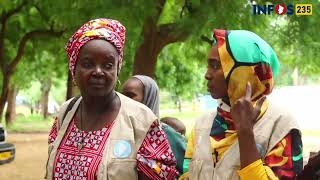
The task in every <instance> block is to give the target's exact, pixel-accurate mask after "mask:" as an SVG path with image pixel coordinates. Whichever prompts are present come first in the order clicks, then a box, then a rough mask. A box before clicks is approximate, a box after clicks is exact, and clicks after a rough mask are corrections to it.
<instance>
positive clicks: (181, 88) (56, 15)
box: [0, 0, 320, 102]
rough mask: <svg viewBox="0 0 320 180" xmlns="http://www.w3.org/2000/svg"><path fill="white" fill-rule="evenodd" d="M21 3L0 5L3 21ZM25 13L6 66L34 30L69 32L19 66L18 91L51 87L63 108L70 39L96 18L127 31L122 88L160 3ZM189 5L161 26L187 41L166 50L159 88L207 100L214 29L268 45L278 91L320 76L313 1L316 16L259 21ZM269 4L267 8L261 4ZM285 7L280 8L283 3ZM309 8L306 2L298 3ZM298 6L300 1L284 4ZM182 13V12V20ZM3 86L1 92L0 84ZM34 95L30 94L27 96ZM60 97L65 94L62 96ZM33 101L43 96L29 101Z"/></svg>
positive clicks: (216, 5)
mask: <svg viewBox="0 0 320 180" xmlns="http://www.w3.org/2000/svg"><path fill="white" fill-rule="evenodd" d="M21 2H22V0H13V1H9V0H2V1H0V7H1V8H0V14H1V13H3V12H8V11H9V10H11V9H13V8H15V7H17V6H18V5H19V4H21ZM27 2H28V4H27V6H25V7H24V8H23V9H22V10H21V11H20V12H19V13H17V14H15V15H14V16H12V17H11V18H10V19H9V21H8V25H7V31H6V37H5V59H4V60H5V62H9V61H10V60H12V59H13V58H14V57H15V55H16V53H17V49H18V45H19V41H20V39H21V38H22V37H23V36H24V35H25V33H26V32H30V31H32V30H36V29H53V30H55V31H60V30H63V31H65V33H64V35H63V36H62V37H60V38H50V37H37V38H35V39H33V40H32V41H29V42H28V43H27V47H26V49H25V54H24V57H23V59H22V61H21V62H20V63H19V65H18V66H17V69H16V72H15V74H14V77H13V81H12V83H14V84H15V85H17V86H18V87H19V89H21V90H24V89H29V88H31V89H33V91H39V89H34V87H37V86H34V87H33V84H32V83H30V82H33V81H38V82H39V81H45V80H48V79H51V80H52V81H53V84H54V85H53V86H54V88H53V89H54V91H55V92H54V93H52V94H53V95H54V96H55V97H58V98H57V99H58V101H59V102H61V100H63V97H64V94H63V95H58V94H59V93H64V92H65V88H64V86H65V84H66V79H67V71H68V66H67V57H66V54H65V52H64V45H65V43H66V42H67V41H68V38H69V37H71V35H72V34H73V33H74V32H75V31H76V30H77V29H78V28H79V27H80V26H81V25H82V24H84V23H85V22H87V21H88V20H90V19H93V18H98V17H106V18H113V19H117V20H119V21H120V22H122V23H123V24H124V25H125V26H126V29H127V37H126V46H125V55H124V64H123V67H122V71H121V74H120V81H121V82H124V81H125V80H126V79H127V78H128V77H129V76H130V75H131V73H132V71H133V69H132V67H133V60H134V56H135V53H136V50H137V47H138V46H139V45H140V43H141V42H142V41H143V36H141V32H142V28H143V25H144V21H145V19H146V18H147V17H154V16H155V14H156V13H157V11H156V7H157V6H156V2H157V1H143V0H135V1H130V0H119V1H111V0H107V1H105V0H97V1H94V2H92V1H89V0H75V1H69V0H56V1H42V0H30V1H27ZM185 2H186V1H185V0H167V1H166V3H165V6H164V9H163V11H162V12H161V15H160V17H159V19H158V21H157V24H158V26H160V25H164V24H168V23H171V24H173V25H174V27H175V28H177V29H178V31H177V32H183V33H184V34H186V36H187V37H188V38H187V39H186V40H185V41H184V42H180V43H174V44H171V45H168V46H166V47H165V48H164V49H163V50H162V52H161V53H160V55H159V56H158V63H157V68H156V79H157V81H158V83H159V86H160V87H161V88H163V89H167V90H168V91H170V93H172V94H174V95H176V96H177V95H179V96H181V97H184V98H187V99H190V98H192V97H193V96H194V95H195V94H199V93H206V82H205V80H204V73H205V71H206V64H207V63H206V59H207V52H208V50H209V49H210V46H208V45H207V44H206V42H204V41H201V40H200V36H201V35H205V36H207V37H209V38H210V37H211V32H212V29H214V28H218V29H248V30H251V31H254V32H256V33H257V34H259V35H260V36H261V37H263V38H264V39H265V40H266V41H267V42H269V43H270V44H271V45H272V46H273V47H274V49H275V51H276V52H277V54H278V56H279V59H280V60H281V63H282V64H283V65H282V69H281V72H280V75H279V76H280V77H281V78H280V79H278V81H280V82H279V83H278V84H279V85H286V84H290V83H292V79H291V73H292V71H293V68H294V67H296V66H297V67H298V69H299V71H300V72H299V73H300V74H302V75H304V76H310V75H312V74H318V73H319V72H320V69H319V68H320V61H316V60H315V59H318V58H319V57H320V54H319V53H320V51H318V49H319V48H320V42H319V40H318V39H319V38H318V37H317V36H316V35H317V33H318V32H317V30H318V29H320V23H318V17H320V14H319V13H320V12H319V11H317V10H316V7H318V6H319V5H320V2H319V1H317V0H313V1H312V3H313V8H314V11H313V15H312V16H296V15H291V16H286V15H285V16H278V15H270V16H264V15H261V16H254V15H252V4H251V1H245V0H243V1H233V0H232V1H231V0H226V1H217V0H206V1H200V0H189V1H188V2H191V7H192V8H191V9H188V8H186V7H185V8H183V7H184V6H185V5H186V4H185ZM256 2H257V3H259V4H264V3H265V1H256ZM280 2H284V1H279V2H278V1H277V3H280ZM303 2H308V1H306V0H303V1H299V3H303ZM284 3H285V4H289V3H292V4H295V3H298V2H296V1H290V2H287V1H285V2H284ZM182 10H183V12H182ZM0 86H1V84H0ZM27 92H29V90H27ZM58 92H59V93H58ZM29 94H30V96H31V99H32V101H35V98H36V97H37V96H38V95H36V94H32V93H29Z"/></svg>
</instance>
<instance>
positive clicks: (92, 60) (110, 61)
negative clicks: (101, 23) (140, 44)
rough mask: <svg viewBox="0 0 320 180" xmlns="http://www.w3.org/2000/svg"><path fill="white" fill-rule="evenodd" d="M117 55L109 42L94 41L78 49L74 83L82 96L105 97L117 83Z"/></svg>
mask: <svg viewBox="0 0 320 180" xmlns="http://www.w3.org/2000/svg"><path fill="white" fill-rule="evenodd" d="M118 61H119V54H118V52H117V50H116V49H115V47H114V46H113V45H112V44H110V43H109V42H107V41H105V40H101V39H94V40H91V41H89V42H87V43H86V44H85V45H83V46H82V47H81V49H80V52H79V55H78V60H77V64H76V68H75V81H76V83H77V85H78V87H79V89H80V92H81V95H82V96H89V97H94V96H96V97H102V96H107V95H108V94H109V93H110V92H111V91H112V90H113V88H114V86H115V84H116V82H117V71H118Z"/></svg>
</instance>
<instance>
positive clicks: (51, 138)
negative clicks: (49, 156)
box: [48, 117, 58, 144]
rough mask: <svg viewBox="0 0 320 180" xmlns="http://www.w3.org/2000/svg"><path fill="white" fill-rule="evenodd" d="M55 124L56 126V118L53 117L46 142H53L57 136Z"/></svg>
mask: <svg viewBox="0 0 320 180" xmlns="http://www.w3.org/2000/svg"><path fill="white" fill-rule="evenodd" d="M57 126H58V118H57V117H55V118H54V122H53V125H52V128H51V130H50V132H49V137H48V144H51V143H53V142H54V141H55V140H56V138H57V136H58V129H57Z"/></svg>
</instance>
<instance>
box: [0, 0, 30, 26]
mask: <svg viewBox="0 0 320 180" xmlns="http://www.w3.org/2000/svg"><path fill="white" fill-rule="evenodd" d="M27 4H28V1H27V0H24V1H22V3H21V4H19V5H18V6H17V7H16V8H14V9H11V10H10V11H8V12H7V13H3V14H2V15H1V18H0V20H1V22H3V21H6V20H7V19H8V18H9V17H10V16H12V15H14V14H16V13H18V12H20V11H21V9H22V8H23V7H24V6H25V5H27Z"/></svg>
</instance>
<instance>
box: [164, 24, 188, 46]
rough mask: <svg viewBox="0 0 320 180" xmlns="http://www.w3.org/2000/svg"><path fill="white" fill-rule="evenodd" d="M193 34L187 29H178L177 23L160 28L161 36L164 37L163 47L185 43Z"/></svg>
mask: <svg viewBox="0 0 320 180" xmlns="http://www.w3.org/2000/svg"><path fill="white" fill-rule="evenodd" d="M190 33H191V31H189V30H188V29H186V28H183V29H180V28H178V26H177V24H176V23H168V24H162V25H160V26H159V35H160V36H161V37H163V39H162V40H163V41H162V43H163V45H166V44H170V43H174V42H178V41H183V40H185V39H186V38H187V37H188V35H189V34H190Z"/></svg>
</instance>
